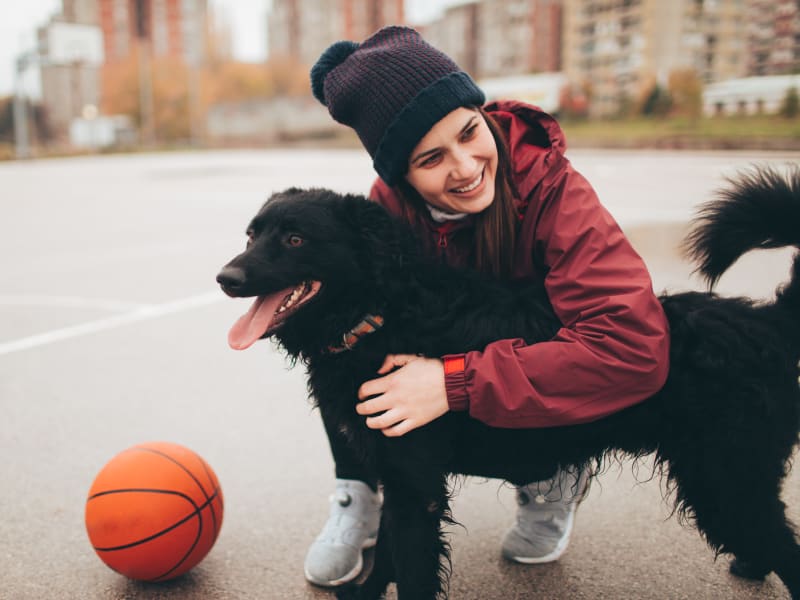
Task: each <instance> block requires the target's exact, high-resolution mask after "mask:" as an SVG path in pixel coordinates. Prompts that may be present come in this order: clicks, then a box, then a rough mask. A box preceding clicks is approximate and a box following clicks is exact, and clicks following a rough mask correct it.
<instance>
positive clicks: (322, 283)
mask: <svg viewBox="0 0 800 600" xmlns="http://www.w3.org/2000/svg"><path fill="white" fill-rule="evenodd" d="M398 227H399V225H398V224H397V223H396V222H395V221H394V220H393V219H392V218H391V217H390V216H389V215H388V213H386V211H385V210H384V209H383V208H381V207H380V206H378V205H377V204H375V203H373V202H370V201H369V200H367V199H365V198H363V197H361V196H353V195H340V194H336V193H335V192H332V191H329V190H323V189H311V190H301V189H297V188H291V189H288V190H286V191H284V192H280V193H277V194H275V195H273V196H272V197H271V198H270V199H269V200H267V202H266V203H265V204H264V206H263V207H262V208H261V210H260V211H259V212H258V214H257V215H256V216H255V217H254V218H253V220H252V221H251V222H250V224H249V226H248V228H247V238H248V241H247V247H246V249H245V251H244V252H242V253H241V254H239V255H238V256H236V257H235V258H233V260H231V261H230V262H229V263H228V264H227V265H225V267H223V269H222V270H221V271H220V273H219V275H217V282H218V283H219V284H220V286H221V287H222V289H223V291H224V292H225V293H226V294H228V295H229V296H232V297H255V298H256V299H255V302H254V303H253V305H252V307H251V309H250V310H249V311H248V312H247V314H245V315H244V316H242V317H241V318H240V319H239V320H238V321H237V322H236V324H235V325H234V326H233V327H232V329H231V331H230V333H229V335H228V342H229V344H230V345H231V347H233V348H235V349H239V350H243V349H245V348H248V347H249V346H251V345H252V344H253V343H254V342H255V341H256V340H258V339H261V338H264V337H270V336H273V335H274V336H275V337H277V338H278V339H279V340H280V341H281V342H282V344H283V345H284V346H286V347H287V349H288V350H289V351H290V352H291V353H296V352H297V353H299V352H300V351H306V350H307V348H303V347H299V348H290V347H289V346H296V345H297V344H295V343H290V344H287V343H286V342H287V339H289V340H291V339H298V338H299V339H303V340H308V339H312V338H313V339H314V340H315V341H317V342H318V343H319V342H322V343H325V337H327V336H333V337H336V336H338V337H341V335H342V333H343V332H344V331H346V330H347V329H348V328H349V327H352V326H353V323H351V322H350V321H352V320H353V319H354V318H356V315H359V314H360V317H363V314H364V312H365V311H372V310H379V308H380V306H379V305H380V303H381V298H382V297H384V294H385V293H386V290H385V289H384V287H385V286H384V281H385V279H386V277H387V272H388V271H389V270H391V269H392V268H393V267H396V266H398V265H400V264H403V263H404V259H403V255H404V252H403V251H402V250H401V249H400V240H401V239H402V237H403V236H402V235H401V234H400V233H399V231H398ZM409 248H410V246H409ZM360 317H359V318H360ZM300 330H302V331H303V332H304V335H298V332H299V331H300ZM312 332H313V335H312ZM301 345H302V344H301Z"/></svg>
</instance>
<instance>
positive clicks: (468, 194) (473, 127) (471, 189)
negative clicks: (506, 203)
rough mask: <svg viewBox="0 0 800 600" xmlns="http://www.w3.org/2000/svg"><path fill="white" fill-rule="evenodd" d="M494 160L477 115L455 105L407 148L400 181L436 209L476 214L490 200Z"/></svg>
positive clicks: (489, 134)
mask: <svg viewBox="0 0 800 600" xmlns="http://www.w3.org/2000/svg"><path fill="white" fill-rule="evenodd" d="M497 160H498V159H497V145H496V144H495V141H494V137H493V136H492V132H491V130H490V129H489V126H488V125H487V124H486V121H485V120H484V118H483V116H482V115H481V114H480V113H479V112H477V111H476V110H474V109H471V108H464V107H462V108H457V109H456V110H454V111H453V112H451V113H449V114H448V115H447V116H446V117H444V118H443V119H442V120H441V121H439V122H438V123H437V124H436V125H434V126H433V128H432V129H431V130H430V131H429V132H428V133H427V135H425V137H423V138H422V139H421V140H420V142H419V143H418V144H417V146H416V148H414V150H413V151H412V152H411V159H410V161H409V167H408V174H407V175H406V180H407V181H408V183H410V184H411V186H412V187H413V188H414V189H415V190H417V192H419V194H420V196H422V197H423V199H424V200H425V202H427V203H428V204H430V205H431V206H434V207H435V208H438V209H439V210H442V211H444V212H448V213H470V214H476V213H479V212H481V211H483V210H485V209H486V208H487V207H488V206H490V205H491V204H492V202H493V201H494V186H495V177H496V175H497Z"/></svg>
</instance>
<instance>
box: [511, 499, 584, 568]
mask: <svg viewBox="0 0 800 600" xmlns="http://www.w3.org/2000/svg"><path fill="white" fill-rule="evenodd" d="M574 523H575V511H572V512H571V513H570V515H569V518H568V519H567V526H566V529H565V532H564V535H563V536H561V539H560V540H559V541H558V544H557V545H556V547H555V549H554V550H553V551H552V552H550V554H545V555H544V556H510V555H508V554H506V553H505V552H504V553H503V556H505V557H506V558H507V559H508V560H511V561H514V562H516V563H520V564H523V565H541V564H544V563H549V562H555V561H557V560H558V559H559V558H561V555H562V554H564V552H566V550H567V547H568V546H569V539H570V537H571V536H572V526H573V524H574Z"/></svg>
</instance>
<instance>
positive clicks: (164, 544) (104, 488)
mask: <svg viewBox="0 0 800 600" xmlns="http://www.w3.org/2000/svg"><path fill="white" fill-rule="evenodd" d="M221 526H222V489H221V488H220V486H219V482H218V481H217V476H216V475H215V474H214V471H212V470H211V467H209V466H208V464H207V463H206V462H205V461H204V460H203V459H202V458H200V457H199V456H198V455H197V454H195V453H194V452H192V451H191V450H189V449H188V448H184V447H183V446H179V445H178V444H171V443H169V442H152V443H148V444H141V445H139V446H133V447H132V448H128V449H127V450H123V451H122V452H120V453H119V454H117V455H116V456H115V457H114V458H112V459H111V460H110V461H109V462H108V464H106V465H105V466H104V467H103V468H102V469H101V470H100V473H98V474H97V477H96V478H95V480H94V483H92V487H91V488H90V489H89V498H88V499H87V500H86V531H87V532H88V534H89V540H90V541H91V543H92V546H93V547H94V550H95V552H97V555H98V556H99V557H100V558H101V559H102V561H103V562H104V563H106V564H107V565H108V566H109V567H111V568H112V569H114V570H115V571H117V572H119V573H122V574H123V575H125V576H126V577H130V578H131V579H139V580H142V581H166V580H167V579H172V578H173V577H177V576H178V575H182V574H183V573H186V572H187V571H188V570H189V569H191V568H192V567H194V566H195V565H197V563H199V562H200V561H201V560H203V558H205V556H206V554H208V551H209V550H211V547H212V546H213V545H214V542H215V541H216V539H217V535H219V530H220V527H221Z"/></svg>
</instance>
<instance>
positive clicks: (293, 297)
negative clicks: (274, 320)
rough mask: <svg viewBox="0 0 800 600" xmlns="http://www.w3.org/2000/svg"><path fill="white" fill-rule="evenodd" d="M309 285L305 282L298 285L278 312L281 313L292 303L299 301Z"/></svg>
mask: <svg viewBox="0 0 800 600" xmlns="http://www.w3.org/2000/svg"><path fill="white" fill-rule="evenodd" d="M307 287H308V286H307V285H306V284H305V283H303V284H302V285H299V286H298V287H296V288H295V290H294V291H293V292H292V294H291V295H290V296H289V297H288V298H287V299H286V301H285V302H284V303H283V304H282V305H281V306H280V308H278V311H277V312H278V313H279V314H280V313H282V312H284V311H285V310H286V309H287V308H291V307H292V305H293V304H294V303H295V302H296V301H297V299H298V298H300V296H302V295H303V293H304V292H305V291H306V289H307Z"/></svg>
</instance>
